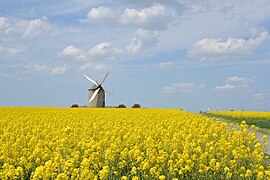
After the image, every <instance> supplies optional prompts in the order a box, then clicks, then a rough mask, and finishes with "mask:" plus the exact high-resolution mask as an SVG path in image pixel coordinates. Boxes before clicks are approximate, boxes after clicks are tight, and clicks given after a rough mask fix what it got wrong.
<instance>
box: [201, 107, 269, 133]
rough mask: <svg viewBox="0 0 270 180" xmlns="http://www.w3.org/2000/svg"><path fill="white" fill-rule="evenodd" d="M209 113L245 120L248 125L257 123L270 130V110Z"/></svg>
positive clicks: (237, 121) (235, 120)
mask: <svg viewBox="0 0 270 180" xmlns="http://www.w3.org/2000/svg"><path fill="white" fill-rule="evenodd" d="M206 114H207V115H210V116H215V117H220V118H224V119H227V120H230V121H232V122H236V123H241V122H242V121H243V120H245V121H246V123H247V124H248V125H255V126H257V127H260V128H265V129H268V130H270V112H256V111H207V112H206Z"/></svg>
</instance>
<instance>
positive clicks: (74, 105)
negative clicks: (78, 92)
mask: <svg viewBox="0 0 270 180" xmlns="http://www.w3.org/2000/svg"><path fill="white" fill-rule="evenodd" d="M70 107H71V108H78V107H79V105H78V104H72V105H71V106H70Z"/></svg>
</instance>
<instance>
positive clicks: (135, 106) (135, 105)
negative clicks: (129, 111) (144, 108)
mask: <svg viewBox="0 0 270 180" xmlns="http://www.w3.org/2000/svg"><path fill="white" fill-rule="evenodd" d="M132 108H141V105H139V104H134V105H133V106H132Z"/></svg>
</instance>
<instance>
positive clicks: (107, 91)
mask: <svg viewBox="0 0 270 180" xmlns="http://www.w3.org/2000/svg"><path fill="white" fill-rule="evenodd" d="M103 89H104V90H105V91H106V93H108V94H109V95H111V96H113V93H112V92H110V91H109V90H108V89H106V88H105V87H103Z"/></svg>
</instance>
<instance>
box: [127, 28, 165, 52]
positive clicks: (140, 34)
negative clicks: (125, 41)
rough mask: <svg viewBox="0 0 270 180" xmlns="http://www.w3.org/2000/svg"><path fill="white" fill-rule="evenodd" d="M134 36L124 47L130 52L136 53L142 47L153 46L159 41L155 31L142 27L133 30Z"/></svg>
mask: <svg viewBox="0 0 270 180" xmlns="http://www.w3.org/2000/svg"><path fill="white" fill-rule="evenodd" d="M135 34H136V37H135V38H133V39H132V40H131V42H130V44H129V45H128V46H127V47H126V50H127V52H128V53H130V54H138V53H139V52H140V51H141V50H142V49H147V48H150V47H153V46H155V45H156V44H157V43H158V42H159V41H158V38H159V36H160V34H159V32H157V31H154V32H152V31H148V30H144V29H138V30H137V31H135Z"/></svg>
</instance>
